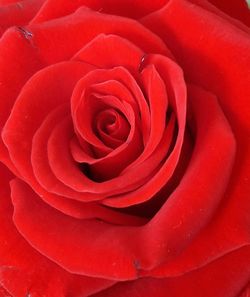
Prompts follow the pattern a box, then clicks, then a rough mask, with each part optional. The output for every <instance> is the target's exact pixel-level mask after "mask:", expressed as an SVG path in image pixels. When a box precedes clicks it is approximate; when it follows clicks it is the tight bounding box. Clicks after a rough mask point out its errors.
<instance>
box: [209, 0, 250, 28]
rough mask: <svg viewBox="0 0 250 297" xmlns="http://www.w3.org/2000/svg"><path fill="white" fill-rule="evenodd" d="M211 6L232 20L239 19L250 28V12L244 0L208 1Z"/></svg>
mask: <svg viewBox="0 0 250 297" xmlns="http://www.w3.org/2000/svg"><path fill="white" fill-rule="evenodd" d="M209 1H210V2H211V3H212V4H214V5H215V6H217V7H218V8H219V9H221V10H222V11H224V12H225V13H226V14H228V15H230V16H232V17H233V18H236V19H239V20H240V21H242V22H244V23H245V24H246V25H247V26H250V12H249V8H248V6H247V1H246V0H240V1H239V0H231V1H226V0H223V1H222V0H209Z"/></svg>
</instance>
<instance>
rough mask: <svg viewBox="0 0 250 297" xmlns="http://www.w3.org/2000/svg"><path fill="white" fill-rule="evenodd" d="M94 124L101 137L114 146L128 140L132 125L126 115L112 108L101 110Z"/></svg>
mask: <svg viewBox="0 0 250 297" xmlns="http://www.w3.org/2000/svg"><path fill="white" fill-rule="evenodd" d="M93 124H94V130H95V131H96V133H97V135H98V137H99V139H100V140H101V141H102V142H103V143H104V144H106V145H107V146H108V147H112V148H116V147H118V146H119V145H121V144H122V143H123V142H124V141H126V139H127V137H128V135H129V131H130V125H129V123H128V121H127V120H126V118H125V117H124V115H123V114H121V113H120V112H119V111H118V110H116V109H112V108H109V109H106V110H102V111H101V112H99V113H98V115H97V116H96V118H95V119H94V123H93Z"/></svg>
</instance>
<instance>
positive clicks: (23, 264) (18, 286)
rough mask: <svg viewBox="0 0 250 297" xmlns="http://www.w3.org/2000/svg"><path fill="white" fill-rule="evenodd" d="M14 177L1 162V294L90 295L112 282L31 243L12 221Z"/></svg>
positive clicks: (56, 296) (47, 296) (18, 296)
mask: <svg viewBox="0 0 250 297" xmlns="http://www.w3.org/2000/svg"><path fill="white" fill-rule="evenodd" d="M11 178H12V175H11V174H10V172H9V171H8V169H7V168H6V167H5V166H3V165H2V164H0V183H1V186H0V197H1V203H0V225H1V229H0V242H1V244H0V284H1V286H2V287H4V289H2V291H1V290H0V296H4V297H6V296H9V295H8V294H7V293H9V294H10V295H11V296H15V297H23V296H28V294H30V295H32V296H34V297H40V296H45V297H59V296H72V297H77V296H79V294H80V295H81V296H88V295H89V294H93V293H94V292H98V291H99V290H102V289H103V288H107V287H109V286H110V285H112V284H113V282H111V281H107V280H100V279H95V278H88V277H84V276H77V275H73V274H70V273H68V272H66V271H65V270H63V269H61V268H60V267H58V266H57V265H55V264H54V263H52V262H51V261H50V260H48V259H47V258H45V257H43V256H42V255H41V254H39V253H38V252H37V251H35V250H34V249H33V248H31V247H30V245H29V244H28V243H27V242H26V241H25V240H24V239H23V238H22V237H21V235H20V234H19V233H18V231H17V230H16V228H15V226H14V224H13V222H12V213H13V207H12V205H11V199H10V187H9V181H10V179H11ZM5 291H7V293H6V294H5ZM2 292H4V293H3V294H5V295H1V293H2Z"/></svg>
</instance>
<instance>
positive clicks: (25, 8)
mask: <svg viewBox="0 0 250 297" xmlns="http://www.w3.org/2000/svg"><path fill="white" fill-rule="evenodd" d="M44 1H45V0H23V1H5V2H4V3H2V1H1V2H0V36H1V35H2V33H4V31H5V30H6V29H8V28H9V27H11V26H23V25H27V24H28V23H29V21H30V20H31V19H32V18H33V17H34V16H35V14H36V13H37V11H38V10H39V9H40V7H41V6H42V4H43V2H44ZM3 4H7V5H4V6H3Z"/></svg>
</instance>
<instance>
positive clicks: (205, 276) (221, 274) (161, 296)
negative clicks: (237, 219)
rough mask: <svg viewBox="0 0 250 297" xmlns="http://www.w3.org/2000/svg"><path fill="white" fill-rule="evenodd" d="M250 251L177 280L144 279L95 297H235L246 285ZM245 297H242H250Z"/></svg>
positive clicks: (238, 253)
mask: <svg viewBox="0 0 250 297" xmlns="http://www.w3.org/2000/svg"><path fill="white" fill-rule="evenodd" d="M249 258H250V248H249V247H248V248H242V249H239V250H237V251H235V252H233V253H230V254H228V255H226V256H224V257H222V258H220V259H218V260H217V261H215V262H212V263H210V264H209V265H207V266H205V267H203V268H201V269H197V270H195V271H193V272H191V273H187V274H184V275H182V276H179V277H176V278H164V279H153V278H145V279H140V280H136V281H133V282H124V283H118V284H117V285H114V286H113V287H111V288H110V289H107V290H105V291H103V292H101V293H99V294H95V295H93V296H92V297H113V296H116V297H131V296H133V297H142V296H147V297H166V296H168V297H180V296H181V297H194V296H197V297H198V296H203V297H235V296H238V294H239V293H240V291H241V290H242V289H243V288H244V287H245V286H246V285H247V283H248V280H249V275H250V266H249V261H246V259H249ZM245 294H247V293H244V294H243V295H241V297H247V296H248V295H245Z"/></svg>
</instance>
